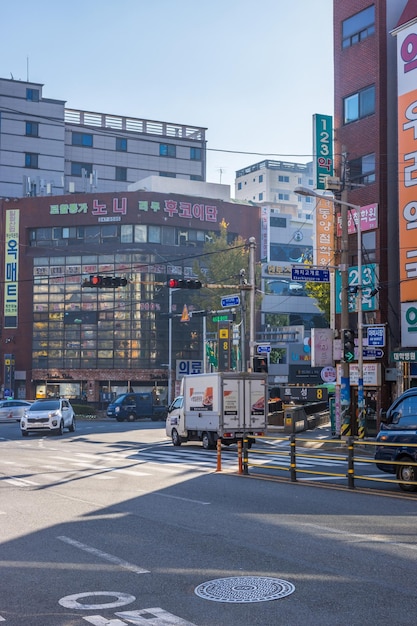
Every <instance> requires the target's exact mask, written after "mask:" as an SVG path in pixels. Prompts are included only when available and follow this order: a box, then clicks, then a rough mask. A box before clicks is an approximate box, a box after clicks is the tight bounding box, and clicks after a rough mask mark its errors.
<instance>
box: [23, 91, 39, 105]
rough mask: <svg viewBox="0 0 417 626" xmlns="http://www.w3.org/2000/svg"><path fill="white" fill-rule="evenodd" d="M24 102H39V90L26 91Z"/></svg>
mask: <svg viewBox="0 0 417 626" xmlns="http://www.w3.org/2000/svg"><path fill="white" fill-rule="evenodd" d="M26 100H30V101H31V102H39V89H26Z"/></svg>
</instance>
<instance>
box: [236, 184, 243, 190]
mask: <svg viewBox="0 0 417 626" xmlns="http://www.w3.org/2000/svg"><path fill="white" fill-rule="evenodd" d="M237 188H238V190H239V191H240V189H242V183H238V184H237Z"/></svg>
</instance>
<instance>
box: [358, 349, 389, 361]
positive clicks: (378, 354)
mask: <svg viewBox="0 0 417 626" xmlns="http://www.w3.org/2000/svg"><path fill="white" fill-rule="evenodd" d="M383 356H384V351H383V350H381V349H380V348H364V349H363V358H364V359H382V357H383Z"/></svg>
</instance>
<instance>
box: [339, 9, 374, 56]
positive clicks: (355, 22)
mask: <svg viewBox="0 0 417 626" xmlns="http://www.w3.org/2000/svg"><path fill="white" fill-rule="evenodd" d="M374 33H375V6H374V5H372V6H370V7H368V8H367V9H364V10H363V11H360V12H359V13H356V14H355V15H352V17H348V19H347V20H344V22H342V48H350V46H353V45H355V43H359V42H360V41H363V40H364V39H366V38H367V37H369V36H370V35H373V34H374Z"/></svg>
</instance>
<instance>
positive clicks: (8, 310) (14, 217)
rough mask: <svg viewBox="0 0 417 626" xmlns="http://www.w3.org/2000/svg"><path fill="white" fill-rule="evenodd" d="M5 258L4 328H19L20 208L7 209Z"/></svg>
mask: <svg viewBox="0 0 417 626" xmlns="http://www.w3.org/2000/svg"><path fill="white" fill-rule="evenodd" d="M5 235H6V237H5V248H4V250H5V252H4V254H5V259H4V264H5V265H4V303H3V306H4V308H3V311H4V328H17V310H18V275H19V210H18V209H10V210H8V211H6V233H5Z"/></svg>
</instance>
